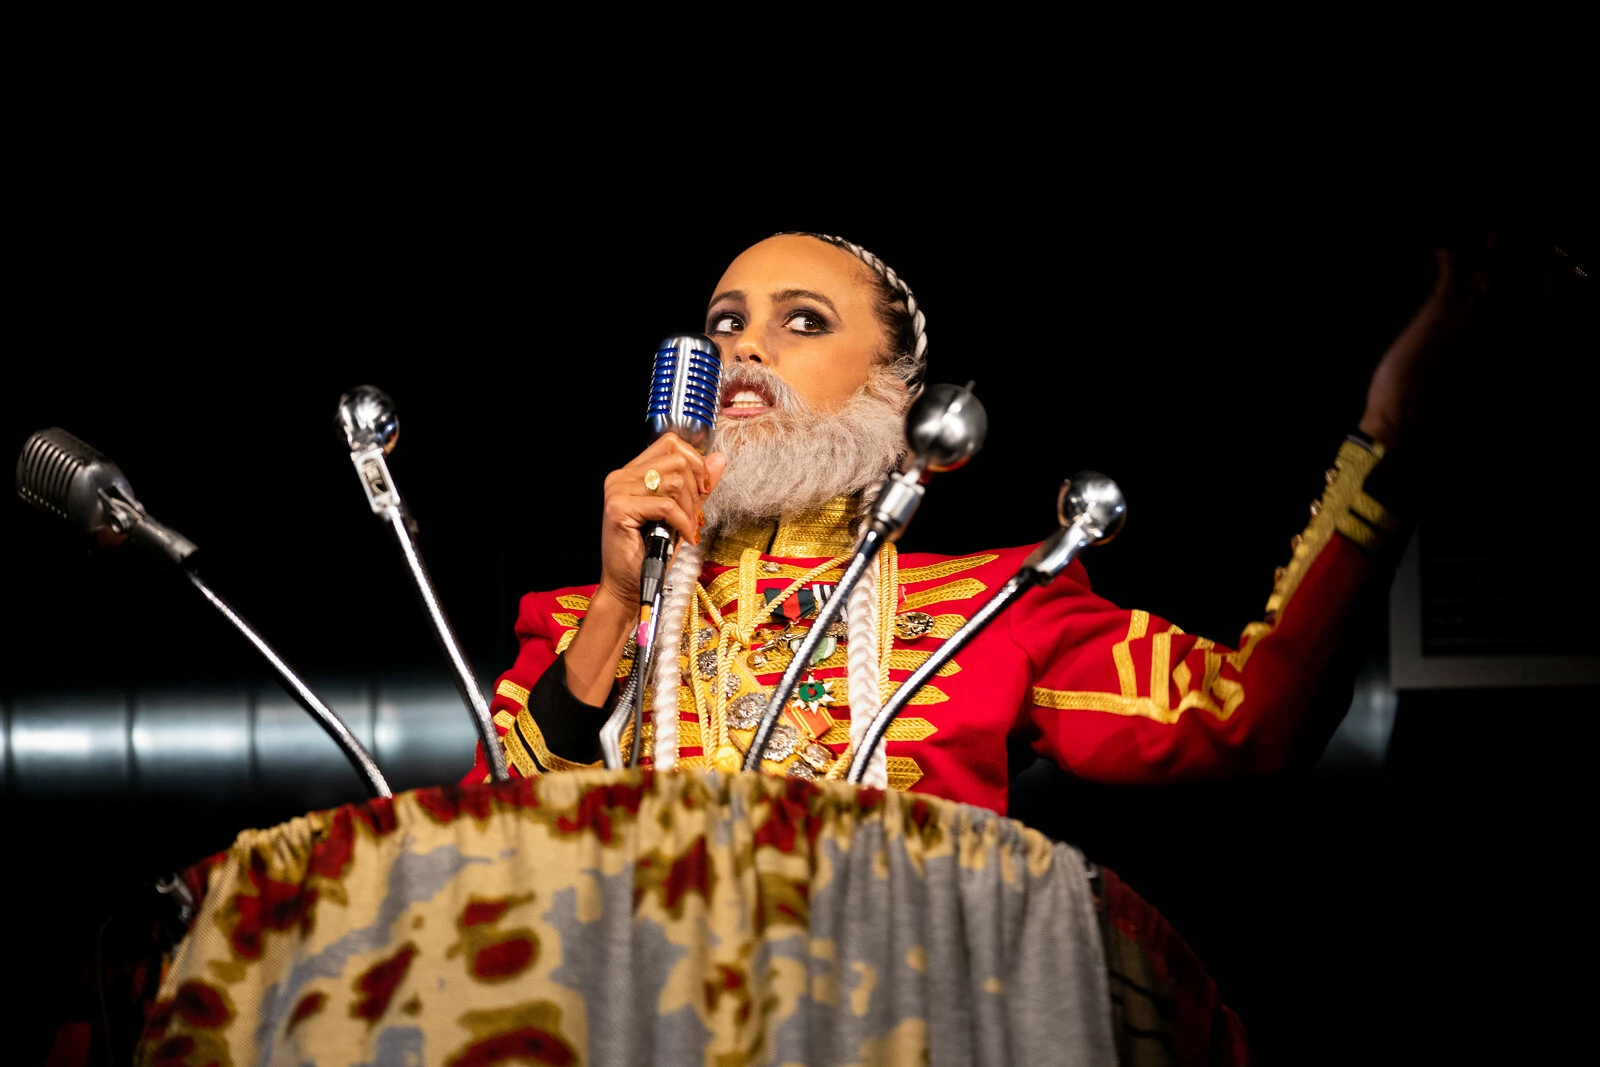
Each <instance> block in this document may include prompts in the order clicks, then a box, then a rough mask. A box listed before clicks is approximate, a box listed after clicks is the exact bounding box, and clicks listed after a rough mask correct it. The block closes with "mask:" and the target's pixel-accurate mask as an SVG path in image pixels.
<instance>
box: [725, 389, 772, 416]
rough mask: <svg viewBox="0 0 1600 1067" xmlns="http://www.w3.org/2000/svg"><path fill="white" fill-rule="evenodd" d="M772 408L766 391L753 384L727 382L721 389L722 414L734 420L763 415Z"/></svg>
mask: <svg viewBox="0 0 1600 1067" xmlns="http://www.w3.org/2000/svg"><path fill="white" fill-rule="evenodd" d="M772 407H773V404H772V397H771V396H770V395H769V394H768V392H767V390H766V389H765V388H764V387H763V386H761V385H759V384H757V383H755V382H729V383H728V384H726V385H724V386H723V387H722V414H723V415H726V416H729V417H731V418H735V419H741V418H749V417H750V416H752V415H765V414H766V413H767V412H769V411H771V410H772Z"/></svg>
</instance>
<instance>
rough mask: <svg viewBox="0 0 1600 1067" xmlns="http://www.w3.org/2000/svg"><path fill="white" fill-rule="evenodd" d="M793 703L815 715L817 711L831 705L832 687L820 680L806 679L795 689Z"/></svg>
mask: <svg viewBox="0 0 1600 1067" xmlns="http://www.w3.org/2000/svg"><path fill="white" fill-rule="evenodd" d="M794 702H795V703H796V704H799V705H801V706H803V707H804V708H805V709H806V710H807V711H808V712H810V713H811V714H812V715H815V714H816V713H817V709H819V708H825V707H829V706H830V705H832V704H833V692H832V685H831V683H829V682H826V681H824V680H822V679H821V678H807V679H806V680H805V681H803V682H801V683H800V684H799V685H798V686H796V687H795V690H794Z"/></svg>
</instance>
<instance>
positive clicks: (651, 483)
mask: <svg viewBox="0 0 1600 1067" xmlns="http://www.w3.org/2000/svg"><path fill="white" fill-rule="evenodd" d="M644 488H645V491H646V492H648V493H649V494H650V495H651V496H654V495H655V493H656V490H657V489H660V488H661V474H660V473H659V472H658V471H657V470H656V469H655V468H654V467H651V468H650V469H649V470H647V471H645V472H644Z"/></svg>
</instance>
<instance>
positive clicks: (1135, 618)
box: [1111, 610, 1150, 697]
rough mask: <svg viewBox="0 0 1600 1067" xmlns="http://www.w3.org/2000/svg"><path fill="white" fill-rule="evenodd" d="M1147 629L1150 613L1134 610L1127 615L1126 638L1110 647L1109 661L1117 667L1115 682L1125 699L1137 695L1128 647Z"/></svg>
mask: <svg viewBox="0 0 1600 1067" xmlns="http://www.w3.org/2000/svg"><path fill="white" fill-rule="evenodd" d="M1149 627H1150V613H1149V612H1148V611H1138V610H1134V611H1132V612H1130V613H1129V618H1128V636H1127V637H1124V638H1123V639H1122V640H1121V641H1118V642H1117V643H1116V644H1114V645H1112V646H1111V661H1112V662H1113V663H1115V664H1116V665H1117V682H1118V684H1119V685H1121V687H1122V695H1123V696H1125V697H1136V696H1138V695H1139V680H1138V676H1137V675H1135V674H1134V672H1133V653H1132V651H1130V649H1129V647H1128V646H1129V645H1131V644H1132V643H1133V642H1135V641H1137V640H1139V639H1140V638H1142V637H1143V636H1144V633H1145V630H1147V629H1149Z"/></svg>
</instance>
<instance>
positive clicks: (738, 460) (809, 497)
mask: <svg viewBox="0 0 1600 1067" xmlns="http://www.w3.org/2000/svg"><path fill="white" fill-rule="evenodd" d="M746 385H748V386H750V387H751V388H758V389H760V390H762V391H763V392H765V393H766V395H767V396H769V397H771V398H772V407H773V409H774V410H772V411H770V412H768V413H767V414H765V415H760V416H756V417H755V418H750V419H721V420H719V422H718V426H717V432H716V437H715V439H714V440H713V442H712V447H714V448H716V449H718V450H720V451H722V452H725V453H726V454H727V456H728V469H727V470H726V471H725V472H724V473H723V475H722V480H721V481H720V482H718V483H717V487H716V489H714V490H713V491H712V493H711V495H710V496H709V497H708V498H707V499H706V506H705V512H706V523H707V525H708V526H710V527H720V528H724V529H727V528H732V527H737V526H741V525H745V524H747V523H752V522H766V521H769V520H772V519H776V518H779V517H780V516H785V515H794V514H796V513H799V512H802V511H809V510H811V509H813V508H816V507H820V506H821V505H823V504H825V503H827V502H828V501H830V500H832V499H833V498H834V497H838V496H853V495H855V494H856V493H860V492H862V491H863V490H865V489H868V488H870V487H872V486H875V485H877V484H878V483H879V482H880V481H882V480H883V476H884V474H885V472H887V471H888V470H889V469H890V468H892V467H894V466H895V465H896V464H897V463H898V462H899V460H900V457H901V455H902V454H904V452H905V447H906V446H905V404H906V393H905V389H904V387H902V386H901V385H900V381H899V379H898V378H896V377H895V376H894V374H893V373H892V372H890V371H889V370H888V369H887V368H886V367H878V368H875V369H874V370H873V372H872V376H871V377H870V378H868V379H867V383H866V384H865V385H864V386H862V387H861V389H860V390H859V391H858V392H857V393H856V394H855V395H854V396H852V397H851V398H850V399H849V400H848V401H846V402H845V403H844V404H843V405H842V406H841V407H840V408H839V409H838V410H836V411H826V412H823V411H815V410H813V409H812V408H810V407H809V406H807V405H806V403H805V402H804V401H803V400H801V399H800V397H799V396H798V395H797V394H796V393H795V391H794V389H793V388H791V387H790V386H789V384H788V383H787V382H785V381H784V380H783V379H782V378H780V377H778V375H777V374H775V373H774V372H772V371H769V370H767V369H766V368H765V367H762V366H760V365H752V364H740V365H738V366H736V367H734V368H731V369H730V370H729V371H728V372H727V373H726V375H725V378H724V384H723V395H724V396H729V395H732V393H733V392H736V391H737V390H738V389H739V388H740V387H741V386H746Z"/></svg>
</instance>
